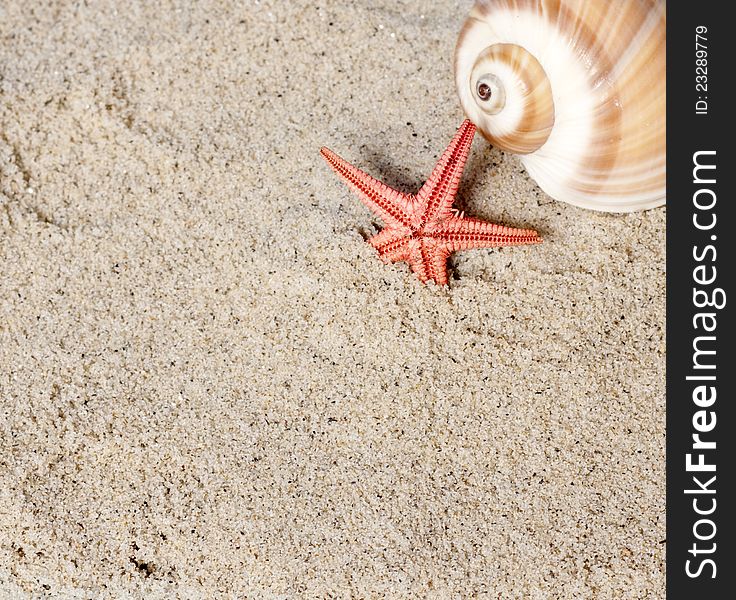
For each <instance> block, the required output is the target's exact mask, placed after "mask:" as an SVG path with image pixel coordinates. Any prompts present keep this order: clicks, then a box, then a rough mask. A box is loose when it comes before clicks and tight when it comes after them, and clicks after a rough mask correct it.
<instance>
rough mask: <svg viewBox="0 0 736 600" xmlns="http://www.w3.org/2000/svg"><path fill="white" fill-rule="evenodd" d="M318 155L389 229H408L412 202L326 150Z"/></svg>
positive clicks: (322, 150) (404, 195)
mask: <svg viewBox="0 0 736 600" xmlns="http://www.w3.org/2000/svg"><path fill="white" fill-rule="evenodd" d="M320 154H321V155H322V157H323V158H324V159H325V160H326V161H327V164H329V165H330V167H332V170H333V171H335V173H337V174H338V175H339V176H340V177H341V178H342V179H343V180H344V181H345V182H346V183H347V184H348V187H350V189H352V190H353V191H354V192H355V193H356V194H357V196H358V198H360V201H361V202H362V203H363V204H365V205H366V206H367V207H368V208H369V209H370V210H371V211H372V212H373V213H374V214H376V215H377V216H378V217H380V218H381V219H382V220H383V222H384V223H385V224H386V225H387V226H389V227H401V228H405V229H408V228H409V227H410V226H411V217H410V214H409V207H410V206H411V204H412V201H413V199H412V198H411V197H410V196H407V195H406V194H402V193H401V192H398V191H396V190H394V189H392V188H390V187H388V186H387V185H385V184H383V183H381V182H380V181H378V180H377V179H374V178H373V177H371V176H370V175H368V174H367V173H365V172H363V171H361V170H360V169H358V168H356V167H354V166H353V165H351V164H350V163H349V162H347V161H346V160H344V159H342V158H340V157H339V156H338V155H337V154H335V153H334V152H333V151H332V150H330V149H329V148H322V149H321V150H320Z"/></svg>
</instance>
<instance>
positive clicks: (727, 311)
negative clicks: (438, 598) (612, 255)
mask: <svg viewBox="0 0 736 600" xmlns="http://www.w3.org/2000/svg"><path fill="white" fill-rule="evenodd" d="M732 6H733V5H732V4H731V3H730V2H721V1H716V0H701V1H699V2H688V1H686V0H670V1H669V2H667V597H668V598H675V599H676V598H707V599H720V598H734V597H736V585H735V584H736V576H735V575H734V572H736V562H735V561H734V558H735V557H734V552H733V548H734V545H735V544H736V539H734V527H733V516H732V514H733V512H734V511H736V501H735V497H734V496H735V494H734V491H733V490H734V485H733V483H734V482H733V477H734V468H733V467H734V458H733V457H734V442H733V440H734V438H736V423H735V422H734V409H733V406H734V404H735V403H736V397H734V372H736V362H734V357H733V354H734V353H733V350H732V348H733V345H734V343H736V340H734V339H733V337H732V336H733V335H734V327H733V312H734V311H733V307H734V306H735V305H736V289H734V286H733V281H734V270H735V269H734V262H733V259H732V258H731V257H732V256H733V255H734V252H735V249H734V247H733V245H732V243H733V242H732V240H733V239H734V238H735V237H736V235H734V233H732V232H731V228H732V224H733V223H734V220H733V212H734V211H733V205H734V203H735V202H736V195H735V194H734V184H733V180H734V178H736V162H734V160H733V158H734V151H733V146H734V144H735V143H736V140H734V136H735V135H736V127H734V118H733V114H734V111H735V110H736V109H735V106H736V98H735V97H734V95H733V93H732V91H731V90H732V89H733V88H734V87H736V86H734V85H733V83H734V79H735V76H734V72H736V53H734V51H733V48H734V43H736V30H735V29H734V28H733V19H732V18H731V17H730V16H729V15H728V14H727V12H728V13H730V12H732V11H731V10H729V8H730V7H732ZM699 25H703V26H705V27H707V28H708V32H707V38H708V40H707V46H708V48H707V52H708V57H707V58H708V64H707V67H708V73H707V76H708V81H707V83H708V90H707V93H703V92H702V91H699V90H696V87H695V84H696V79H695V77H696V70H695V69H696V63H695V60H696V54H695V50H696V47H695V33H696V27H697V26H699ZM701 81H702V80H701ZM698 96H707V98H706V100H707V102H708V114H707V115H697V114H696V106H695V103H696V101H697V100H698ZM699 150H715V151H716V153H717V154H716V157H717V158H716V164H717V168H716V179H717V182H716V184H714V185H710V186H708V187H710V188H711V189H712V190H713V191H715V192H716V194H717V204H716V206H715V208H714V210H715V212H716V215H717V224H716V226H715V227H714V229H713V230H712V231H708V232H703V231H698V230H697V229H696V228H695V227H694V225H693V213H694V212H698V211H696V210H695V208H694V206H693V194H694V193H695V191H696V190H697V189H698V188H699V187H702V186H699V185H695V184H694V183H693V154H694V153H695V152H697V151H699ZM708 218H710V217H709V216H708V215H706V214H703V217H702V219H703V221H706V220H707V219H708ZM711 235H715V236H716V237H717V240H716V241H712V239H711ZM708 244H713V245H714V246H715V247H716V251H717V258H716V261H715V262H714V263H710V262H709V261H705V262H703V263H698V262H696V261H695V259H694V258H693V247H694V246H698V248H700V249H703V248H704V247H705V246H707V245H708ZM709 256H710V255H709ZM698 264H712V265H715V267H716V269H717V277H718V279H717V282H716V283H714V284H713V285H712V286H709V287H708V286H705V287H703V286H697V287H699V288H701V289H705V290H706V291H708V290H711V291H712V290H713V289H714V288H716V287H720V288H722V289H723V290H724V291H725V293H726V296H727V303H726V306H725V307H724V308H723V309H721V310H716V311H715V312H716V313H717V323H718V326H717V330H716V333H715V335H716V336H717V342H716V345H715V349H716V352H717V354H716V357H715V362H716V366H717V369H716V376H717V380H716V382H715V386H716V388H717V400H716V402H715V404H714V405H713V406H712V407H711V409H710V410H714V411H715V412H716V419H717V421H716V427H715V429H714V430H713V431H712V432H711V433H710V434H702V437H703V438H704V439H706V438H707V439H711V440H715V441H716V442H717V448H716V449H715V450H712V451H709V452H706V455H707V460H708V462H710V461H711V460H713V461H715V463H716V467H717V470H716V472H715V473H712V474H711V473H707V474H706V473H700V474H698V473H688V472H687V471H686V468H685V465H686V462H685V461H686V455H687V453H688V452H690V453H693V450H692V444H693V438H692V436H693V433H695V432H696V431H695V430H694V428H693V427H694V426H693V415H694V413H695V412H696V411H697V410H701V409H700V408H699V407H697V406H696V405H695V404H694V403H693V401H692V391H693V387H694V385H697V384H694V383H693V382H692V381H688V380H686V376H687V375H688V374H691V373H692V372H693V369H692V361H693V339H694V337H696V336H697V335H703V334H702V332H701V333H698V332H697V331H696V329H695V328H694V326H693V317H694V315H695V313H696V312H697V311H699V310H701V309H696V308H695V307H694V305H693V288H694V287H695V286H696V284H695V283H694V281H693V269H694V268H695V267H696V266H697V265H698ZM706 335H707V334H706ZM701 372H702V371H701ZM709 374H710V373H709ZM699 452H700V451H697V450H696V451H695V454H696V455H697V453H699ZM693 475H701V479H704V480H705V481H707V479H708V478H709V477H710V476H712V475H716V477H717V479H716V481H715V483H714V484H713V485H711V486H710V487H711V488H714V489H715V490H716V494H715V495H714V496H713V495H701V496H700V497H701V498H702V499H703V500H702V504H701V506H702V507H709V506H710V498H713V497H715V498H716V500H717V508H716V510H715V512H714V513H713V515H710V518H712V520H713V521H714V522H715V523H716V526H717V532H716V535H715V537H714V538H713V540H712V541H711V542H706V541H699V540H697V539H696V538H695V535H694V533H693V526H694V524H695V522H696V521H697V520H698V518H703V517H700V516H698V515H697V514H696V513H695V512H694V509H693V505H692V502H693V499H694V498H695V497H697V496H696V495H688V494H686V493H684V491H685V490H687V489H691V488H697V485H696V484H695V483H694V482H693ZM705 475H708V477H704V476H705ZM706 530H707V527H703V528H702V530H701V533H705V532H706ZM696 543H697V544H698V546H699V547H702V548H708V547H709V545H712V543H715V544H716V550H715V552H714V553H713V554H712V555H706V554H698V555H697V556H694V555H693V554H691V553H689V551H691V550H692V549H693V544H696ZM705 558H712V559H713V560H714V561H715V563H716V568H717V571H716V577H715V579H713V578H711V575H712V571H711V568H710V567H707V568H704V569H703V574H702V575H701V576H700V577H696V578H691V577H688V575H687V574H686V564H685V561H686V560H688V559H690V560H692V561H693V562H691V569H693V570H697V567H698V564H699V560H702V559H705Z"/></svg>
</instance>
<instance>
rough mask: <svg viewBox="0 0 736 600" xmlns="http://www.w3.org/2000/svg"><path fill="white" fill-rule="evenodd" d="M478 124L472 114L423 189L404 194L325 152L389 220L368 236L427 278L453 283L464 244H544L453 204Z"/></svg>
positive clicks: (387, 258) (383, 253)
mask: <svg viewBox="0 0 736 600" xmlns="http://www.w3.org/2000/svg"><path fill="white" fill-rule="evenodd" d="M474 134H475V125H473V124H472V123H471V122H470V121H468V120H467V119H466V120H465V121H464V122H463V124H462V125H460V128H459V129H458V130H457V133H456V134H455V137H454V138H453V139H452V141H451V142H450V145H449V146H448V147H447V150H445V151H444V153H443V154H442V156H441V157H440V159H439V161H437V166H435V168H434V170H433V171H432V174H431V175H430V176H429V179H428V180H427V182H426V183H425V184H424V185H423V186H422V189H420V190H419V193H418V194H417V195H416V196H414V195H413V194H402V193H401V192H399V191H397V190H394V189H392V188H390V187H388V186H387V185H385V184H383V183H381V182H380V181H378V180H376V179H374V178H373V177H371V176H370V175H368V174H367V173H364V172H363V171H361V170H360V169H357V168H355V167H354V166H353V165H351V164H350V163H348V162H346V161H345V160H343V159H342V158H340V157H339V156H338V155H337V154H335V153H334V152H332V150H329V149H328V148H322V149H321V150H320V154H322V156H323V157H324V158H325V160H326V161H327V162H328V164H329V165H330V166H331V167H332V169H333V170H334V171H335V172H336V173H337V174H338V175H339V176H340V177H342V178H343V179H344V180H345V182H346V183H347V184H348V186H349V187H350V188H351V189H352V190H353V191H354V192H355V193H356V194H357V195H358V197H359V198H360V200H361V202H363V204H365V205H366V206H367V207H368V208H370V209H371V210H372V211H373V212H374V213H375V214H376V215H377V216H378V217H380V218H381V219H382V220H383V222H384V223H385V225H386V226H385V228H384V229H383V230H382V231H381V232H380V233H378V234H376V235H374V236H373V237H372V238H370V239H369V240H368V243H370V245H371V246H373V247H374V248H375V249H376V250H378V255H379V256H380V258H381V259H382V260H383V261H384V262H398V261H402V260H405V261H406V262H408V263H409V266H410V267H411V270H412V271H414V273H415V274H416V275H417V277H419V280H420V281H422V282H424V283H426V282H427V281H429V280H433V281H434V282H435V283H436V284H438V285H446V284H447V257H448V256H450V254H451V253H453V252H456V251H458V250H468V249H470V248H495V247H498V246H519V245H522V244H538V243H540V242H541V241H542V239H541V238H540V237H539V235H537V232H536V231H533V230H531V229H512V228H510V227H504V226H503V225H496V224H495V223H489V222H487V221H481V220H480V219H472V218H468V217H465V216H464V214H463V213H458V212H457V211H456V210H455V209H453V208H452V203H453V202H454V201H455V195H456V194H457V189H458V186H459V184H460V178H461V177H462V174H463V168H464V167H465V161H466V160H467V158H468V153H469V152H470V145H471V144H472V143H473V135H474Z"/></svg>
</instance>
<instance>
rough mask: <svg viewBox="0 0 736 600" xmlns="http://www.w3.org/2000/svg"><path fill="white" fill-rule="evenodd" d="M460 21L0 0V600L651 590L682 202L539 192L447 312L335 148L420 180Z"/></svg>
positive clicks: (226, 5) (442, 109)
mask: <svg viewBox="0 0 736 600" xmlns="http://www.w3.org/2000/svg"><path fill="white" fill-rule="evenodd" d="M470 4H471V2H470V1H463V2H459V3H455V2H442V3H437V2H433V1H431V0H426V1H419V0H413V1H411V2H396V1H395V0H393V1H384V0H380V1H368V0H363V1H361V2H354V3H350V4H349V5H347V4H345V3H341V2H324V1H314V0H299V1H293V2H265V1H263V2H253V1H248V2H224V1H223V2H215V1H212V2H209V1H207V2H204V1H203V2H191V3H190V2H183V1H182V2H138V1H136V2H124V1H122V0H120V1H117V2H116V1H113V0H107V1H99V2H98V1H95V2H92V1H86V2H84V1H74V2H72V1H69V2H40V1H21V0H10V1H8V0H5V1H4V2H2V4H0V394H1V395H0V597H2V598H30V597H33V598H47V597H48V598H176V597H180V598H236V597H237V598H440V599H445V598H447V599H450V598H657V597H662V596H663V588H664V580H663V573H664V562H663V559H664V543H663V542H664V535H665V534H664V461H663V453H664V449H663V447H664V223H665V212H664V210H663V209H660V210H653V211H650V212H646V213H643V214H634V215H628V216H612V215H605V214H596V213H593V212H589V211H585V210H581V209H577V208H574V207H571V206H567V205H565V204H561V203H558V202H554V201H552V200H551V199H550V198H548V197H546V196H545V195H544V194H542V193H541V192H540V191H539V190H538V188H537V187H536V186H535V184H534V182H533V181H531V180H530V179H529V177H528V176H527V175H526V174H525V172H524V171H523V169H522V168H521V166H520V163H519V162H518V160H517V159H516V158H514V157H512V156H509V155H505V154H502V153H501V152H499V151H497V150H494V149H492V148H490V147H489V146H488V145H487V144H486V143H485V142H484V141H483V140H481V139H476V141H475V143H474V146H473V152H472V158H471V160H470V163H469V168H468V170H467V172H466V176H465V179H464V182H463V185H462V189H461V193H460V202H459V206H460V207H461V208H463V209H464V210H466V211H467V212H468V213H469V214H472V215H474V216H479V217H482V218H486V219H490V220H495V221H497V222H502V223H505V224H508V225H513V226H518V227H534V228H537V229H538V230H539V231H540V232H541V233H542V234H543V235H544V237H545V244H543V245H542V246H539V247H522V248H507V249H502V250H495V251H494V250H478V251H472V252H464V253H462V254H458V255H456V256H455V257H454V259H453V261H452V267H453V278H452V283H451V286H450V288H449V289H438V288H435V287H424V286H422V285H421V284H420V283H419V282H418V281H417V280H416V279H415V278H414V277H413V276H412V275H411V274H410V273H409V271H408V268H407V267H406V265H403V264H402V265H392V266H385V265H383V264H381V263H380V262H379V261H378V260H377V259H376V258H375V256H374V252H373V250H372V249H371V248H370V247H369V246H368V245H367V244H365V243H363V239H364V236H366V235H368V234H369V233H370V232H371V231H373V230H374V224H375V221H374V220H373V218H372V216H371V214H370V213H369V212H368V211H367V210H366V209H365V208H364V207H362V205H360V204H359V203H358V202H357V200H356V199H355V198H353V197H352V196H351V195H350V193H349V191H348V190H347V188H346V187H345V186H344V185H343V184H342V183H341V182H339V181H338V180H337V178H336V177H335V176H334V174H332V173H331V172H330V171H329V170H328V168H327V166H326V165H325V164H324V163H323V162H322V160H321V158H320V157H319V154H318V149H319V147H320V146H321V145H323V144H329V145H330V146H331V147H332V148H333V149H335V150H336V151H338V152H339V153H340V154H342V155H343V156H344V157H345V158H347V159H349V160H352V161H354V162H356V163H357V164H358V165H360V166H362V167H363V168H365V169H366V170H368V171H369V172H371V173H373V174H374V175H376V176H378V177H380V178H382V179H383V180H385V181H386V182H387V183H389V184H391V185H394V186H398V187H400V188H401V189H404V190H407V191H414V190H416V189H417V188H418V187H419V185H420V184H421V183H422V181H423V180H424V177H425V176H426V175H427V174H428V173H429V171H430V170H431V168H432V166H433V165H434V162H435V160H436V159H437V157H438V155H439V153H440V152H441V150H442V149H443V148H444V147H445V145H446V144H447V142H448V141H449V139H450V138H451V137H452V135H453V133H454V131H455V129H456V127H457V126H458V125H459V124H460V122H461V120H462V118H463V115H462V113H461V111H460V109H459V105H458V101H457V99H456V96H455V91H454V84H453V79H452V52H453V48H454V43H455V39H456V34H457V32H458V30H459V28H460V26H461V24H462V20H463V17H464V15H465V14H466V12H467V11H468V10H469V8H470Z"/></svg>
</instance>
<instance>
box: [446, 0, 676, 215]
mask: <svg viewBox="0 0 736 600" xmlns="http://www.w3.org/2000/svg"><path fill="white" fill-rule="evenodd" d="M665 65H666V58H665V2H664V0H618V1H610V0H481V1H479V2H477V3H476V4H475V6H474V8H473V9H472V11H471V12H470V15H469V17H468V19H467V21H466V22H465V25H464V27H463V29H462V31H461V33H460V37H459V38H458V41H457V47H456V49H455V80H456V84H457V89H458V93H459V95H460V101H461V103H462V106H463V109H464V111H465V113H466V114H467V116H468V118H469V119H470V120H471V121H473V123H475V125H476V126H477V127H478V130H479V131H480V132H481V133H482V134H483V135H484V136H485V137H486V138H487V139H488V140H489V141H490V142H491V143H492V144H494V145H495V146H498V147H499V148H501V149H503V150H507V151H509V152H513V153H517V154H520V155H521V161H522V163H523V164H524V166H525V167H526V169H527V171H528V172H529V174H530V175H531V176H532V177H533V178H534V179H535V180H536V182H537V183H538V184H539V186H540V187H541V188H542V189H543V190H544V191H545V192H546V193H547V194H549V195H550V196H552V197H553V198H555V199H557V200H562V201H564V202H569V203H570V204H575V205H577V206H582V207H585V208H591V209H594V210H601V211H613V212H629V211H634V210H643V209H647V208H652V207H655V206H659V205H662V204H664V202H665V158H666V153H665V132H666V120H665V103H666V94H665Z"/></svg>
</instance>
